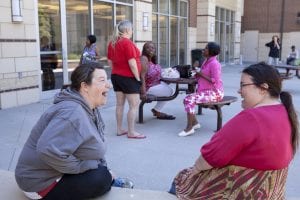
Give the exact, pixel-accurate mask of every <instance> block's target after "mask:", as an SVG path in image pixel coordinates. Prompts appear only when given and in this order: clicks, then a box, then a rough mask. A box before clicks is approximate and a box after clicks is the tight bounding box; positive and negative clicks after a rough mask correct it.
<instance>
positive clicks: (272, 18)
mask: <svg viewBox="0 0 300 200" xmlns="http://www.w3.org/2000/svg"><path fill="white" fill-rule="evenodd" d="M283 1H285V6H284V15H283V19H284V21H283V32H292V31H300V24H298V23H297V13H298V12H300V3H299V0H276V1H270V0H245V1H244V4H245V6H244V16H243V17H242V32H245V30H258V31H259V32H261V33H272V32H280V25H281V18H282V16H281V14H282V8H283V7H282V2H283Z"/></svg>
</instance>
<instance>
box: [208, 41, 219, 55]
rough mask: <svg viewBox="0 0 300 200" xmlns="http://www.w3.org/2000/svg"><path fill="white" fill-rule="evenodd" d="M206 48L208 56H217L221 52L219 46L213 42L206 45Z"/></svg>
mask: <svg viewBox="0 0 300 200" xmlns="http://www.w3.org/2000/svg"><path fill="white" fill-rule="evenodd" d="M206 47H207V49H208V54H209V55H210V56H217V55H219V53H220V51H221V48H220V45H218V44H217V43H215V42H209V43H207V45H206Z"/></svg>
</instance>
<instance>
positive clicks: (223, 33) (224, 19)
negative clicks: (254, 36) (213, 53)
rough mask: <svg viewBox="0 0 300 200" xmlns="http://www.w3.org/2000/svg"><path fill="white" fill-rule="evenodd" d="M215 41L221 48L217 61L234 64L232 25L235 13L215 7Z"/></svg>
mask: <svg viewBox="0 0 300 200" xmlns="http://www.w3.org/2000/svg"><path fill="white" fill-rule="evenodd" d="M215 16H216V21H215V41H216V42H217V43H219V44H220V46H221V53H220V55H219V60H220V61H221V62H225V63H231V62H232V63H233V62H234V32H235V31H234V24H235V12H234V11H230V10H227V9H224V8H220V7H216V15H215Z"/></svg>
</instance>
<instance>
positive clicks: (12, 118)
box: [0, 65, 300, 200]
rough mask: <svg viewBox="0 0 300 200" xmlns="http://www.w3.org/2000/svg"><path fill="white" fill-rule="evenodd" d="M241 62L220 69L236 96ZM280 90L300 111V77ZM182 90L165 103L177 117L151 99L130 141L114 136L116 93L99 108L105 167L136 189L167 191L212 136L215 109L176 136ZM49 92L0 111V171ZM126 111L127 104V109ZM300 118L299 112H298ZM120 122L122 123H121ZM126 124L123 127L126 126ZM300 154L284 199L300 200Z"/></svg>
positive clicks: (10, 162) (233, 109) (8, 166)
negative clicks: (158, 110)
mask: <svg viewBox="0 0 300 200" xmlns="http://www.w3.org/2000/svg"><path fill="white" fill-rule="evenodd" d="M241 70H242V66H239V65H227V66H224V67H223V82H224V87H225V94H226V95H232V96H238V97H239V95H238V94H237V89H238V87H239V82H240V72H241ZM283 85H284V89H285V90H287V91H289V92H291V94H292V95H293V97H294V99H293V100H294V104H295V107H296V110H297V111H298V113H299V111H300V86H299V85H300V79H298V78H296V77H294V78H293V79H290V80H285V81H284V83H283ZM184 97H185V94H180V95H179V96H178V97H177V98H176V99H175V100H173V101H172V103H168V104H167V105H166V107H165V108H164V112H167V113H170V114H172V115H175V116H176V117H177V118H176V119H175V120H170V121H169V120H157V119H155V118H154V117H153V116H152V113H151V111H150V109H151V108H152V107H153V105H154V103H151V104H146V105H145V106H144V124H137V125H136V129H137V131H139V132H141V133H143V134H145V135H147V139H144V140H133V139H127V138H126V137H125V136H120V137H117V136H116V127H115V126H116V125H115V124H116V123H115V97H114V93H113V91H112V90H111V91H110V93H109V101H108V103H107V105H105V106H104V107H103V108H102V110H103V111H102V116H103V118H104V120H105V124H106V129H105V130H106V131H105V132H106V138H107V144H108V151H107V161H108V165H109V167H110V168H111V169H112V170H113V171H114V172H115V173H116V174H117V176H119V177H128V178H130V179H132V180H133V181H134V183H135V188H138V189H150V190H161V191H166V190H168V189H169V186H170V184H171V181H172V179H173V177H174V176H175V175H176V173H177V172H178V171H179V170H181V169H183V168H185V167H188V166H191V165H192V164H193V163H194V161H195V159H196V158H197V156H198V155H199V149H200V148H201V146H202V145H203V144H204V143H206V142H207V141H208V140H209V139H210V138H211V136H212V135H213V134H214V130H215V129H216V125H217V116H216V112H215V111H213V110H209V109H204V110H203V115H200V116H198V120H199V122H200V123H201V125H202V127H201V129H199V130H197V131H196V133H195V134H194V135H192V136H189V137H185V138H181V137H178V136H177V134H178V133H179V132H180V131H181V130H182V129H183V128H184V126H185V123H186V114H185V112H184V109H183V105H182V100H183V98H184ZM52 100H53V92H48V93H47V95H46V96H45V97H43V99H42V100H41V101H40V102H38V103H34V104H30V105H25V106H19V107H16V108H10V109H5V110H0V169H4V170H10V171H14V169H15V166H16V162H17V159H18V156H19V154H20V151H21V149H22V147H23V144H24V142H25V141H26V139H27V137H28V135H29V133H30V130H31V128H32V126H33V125H34V124H35V123H36V121H37V120H38V118H39V117H40V115H41V114H42V113H43V112H44V111H45V110H46V109H47V108H48V107H49V106H50V105H51V102H52ZM126 109H127V108H126ZM222 111H223V124H224V123H226V121H228V120H229V119H231V118H232V117H233V116H234V115H236V114H237V113H238V112H239V111H241V107H240V97H239V100H238V102H236V103H233V104H231V105H230V106H224V107H223V109H222ZM299 117H300V116H299ZM125 125H126V124H125V121H124V126H125ZM125 127H126V126H125ZM299 167H300V153H299V152H298V153H297V154H296V157H295V159H294V161H293V162H292V163H291V165H290V170H289V175H288V180H287V188H286V196H287V199H289V200H290V199H291V200H293V199H299V200H300V192H299V189H298V188H300V173H299Z"/></svg>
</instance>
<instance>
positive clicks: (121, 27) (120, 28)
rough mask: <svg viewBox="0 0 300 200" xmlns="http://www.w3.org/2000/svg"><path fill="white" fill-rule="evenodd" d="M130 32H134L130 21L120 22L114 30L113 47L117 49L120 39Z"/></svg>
mask: <svg viewBox="0 0 300 200" xmlns="http://www.w3.org/2000/svg"><path fill="white" fill-rule="evenodd" d="M128 30H132V23H131V22H130V21H128V20H123V21H120V22H119V23H118V24H117V25H116V26H115V28H114V32H113V35H112V40H111V45H112V46H113V47H115V45H116V43H117V41H118V39H119V38H120V37H122V36H123V35H124V34H125V32H126V31H128Z"/></svg>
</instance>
